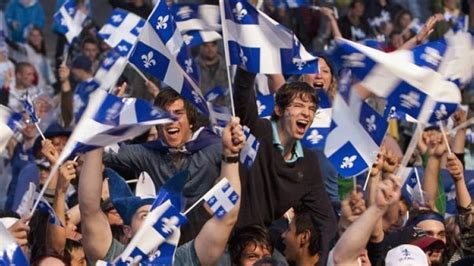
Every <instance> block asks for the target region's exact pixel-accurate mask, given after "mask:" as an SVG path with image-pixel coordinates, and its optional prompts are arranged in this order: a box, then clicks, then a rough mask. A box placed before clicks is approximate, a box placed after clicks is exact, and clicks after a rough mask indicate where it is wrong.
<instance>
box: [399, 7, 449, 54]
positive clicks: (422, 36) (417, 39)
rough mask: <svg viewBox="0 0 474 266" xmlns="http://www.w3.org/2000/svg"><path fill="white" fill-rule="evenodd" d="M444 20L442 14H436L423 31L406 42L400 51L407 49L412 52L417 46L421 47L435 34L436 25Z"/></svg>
mask: <svg viewBox="0 0 474 266" xmlns="http://www.w3.org/2000/svg"><path fill="white" fill-rule="evenodd" d="M442 19H444V18H443V15H442V14H434V15H433V16H431V17H430V18H429V19H428V20H427V21H426V23H425V25H424V26H423V28H422V29H421V31H420V32H419V33H418V34H416V35H415V36H413V37H412V38H411V39H409V40H408V41H406V42H405V43H404V44H403V45H402V46H400V48H399V49H406V50H411V49H413V48H415V46H417V45H420V44H421V43H422V42H424V41H425V40H426V39H427V38H428V37H429V36H430V34H431V33H432V32H433V28H434V26H435V25H436V23H437V22H438V21H440V20H442Z"/></svg>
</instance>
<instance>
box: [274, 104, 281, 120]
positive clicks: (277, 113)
mask: <svg viewBox="0 0 474 266" xmlns="http://www.w3.org/2000/svg"><path fill="white" fill-rule="evenodd" d="M274 111H275V114H276V115H278V116H279V117H282V116H283V110H282V109H281V107H280V106H278V105H275V108H274Z"/></svg>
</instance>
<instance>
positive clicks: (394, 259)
mask: <svg viewBox="0 0 474 266" xmlns="http://www.w3.org/2000/svg"><path fill="white" fill-rule="evenodd" d="M385 265H386V266H423V265H429V263H428V257H427V256H426V254H425V252H423V250H422V249H421V248H419V247H417V246H414V245H408V244H405V245H400V246H398V247H395V248H392V249H391V250H389V251H388V253H387V256H385Z"/></svg>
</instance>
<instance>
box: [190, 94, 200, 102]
mask: <svg viewBox="0 0 474 266" xmlns="http://www.w3.org/2000/svg"><path fill="white" fill-rule="evenodd" d="M191 94H192V95H193V97H194V102H195V103H201V102H202V100H201V98H200V97H199V95H198V94H197V92H195V91H191Z"/></svg>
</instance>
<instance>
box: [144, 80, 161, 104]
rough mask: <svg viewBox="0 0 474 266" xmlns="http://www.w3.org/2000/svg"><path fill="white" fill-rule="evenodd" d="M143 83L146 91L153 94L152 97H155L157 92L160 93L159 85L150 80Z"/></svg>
mask: <svg viewBox="0 0 474 266" xmlns="http://www.w3.org/2000/svg"><path fill="white" fill-rule="evenodd" d="M145 85H146V88H147V90H148V92H149V93H150V94H151V95H152V96H153V99H155V98H156V96H157V95H158V93H160V87H159V86H158V85H156V84H155V83H154V82H153V81H151V80H148V81H146V83H145Z"/></svg>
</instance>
